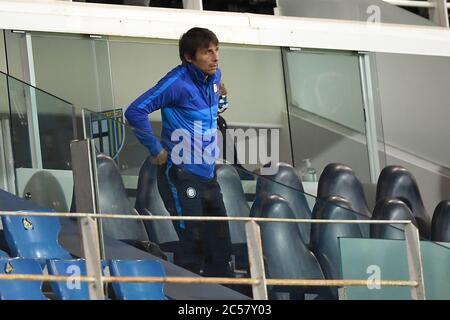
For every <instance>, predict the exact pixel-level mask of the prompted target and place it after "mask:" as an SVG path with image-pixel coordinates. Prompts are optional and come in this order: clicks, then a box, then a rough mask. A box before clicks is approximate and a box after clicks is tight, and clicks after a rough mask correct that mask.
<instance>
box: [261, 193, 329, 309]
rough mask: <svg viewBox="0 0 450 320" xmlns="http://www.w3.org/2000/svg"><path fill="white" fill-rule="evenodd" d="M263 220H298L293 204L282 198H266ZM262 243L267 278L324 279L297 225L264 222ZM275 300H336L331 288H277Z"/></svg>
mask: <svg viewBox="0 0 450 320" xmlns="http://www.w3.org/2000/svg"><path fill="white" fill-rule="evenodd" d="M263 197H265V199H263V201H262V202H261V203H262V206H261V209H262V217H263V218H284V219H294V218H295V215H294V213H293V212H292V210H291V208H290V205H289V203H288V202H287V201H286V200H285V199H283V198H282V197H280V196H278V195H267V194H263ZM260 226H261V240H262V247H263V253H264V265H265V271H266V274H267V278H272V279H275V278H276V279H324V275H323V272H322V270H321V267H320V265H319V262H318V261H317V259H316V257H315V256H314V254H313V253H312V252H311V251H310V250H309V249H308V247H307V246H306V244H305V243H304V242H303V240H302V237H301V235H300V231H299V229H298V227H297V226H296V225H295V224H293V223H283V222H269V223H268V222H262V223H260ZM269 291H270V298H271V299H283V298H285V297H286V294H287V295H288V296H289V298H290V299H292V300H294V299H303V298H304V295H305V294H307V293H309V294H317V295H318V296H317V297H316V298H318V299H331V298H333V296H332V294H331V290H330V288H329V287H299V286H292V287H290V286H273V287H271V288H270V290H269Z"/></svg>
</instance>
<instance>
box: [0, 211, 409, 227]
mask: <svg viewBox="0 0 450 320" xmlns="http://www.w3.org/2000/svg"><path fill="white" fill-rule="evenodd" d="M2 215H4V216H21V217H23V216H28V217H64V218H94V219H124V220H186V221H243V222H248V221H255V222H258V221H259V222H286V223H317V224H343V223H345V224H410V223H412V222H411V221H410V220H331V219H284V218H256V217H214V216H201V217H198V216H154V215H152V216H145V215H128V214H112V213H78V212H77V213H67V212H59V213H58V212H31V211H30V212H27V211H0V216H2Z"/></svg>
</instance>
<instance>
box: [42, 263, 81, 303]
mask: <svg viewBox="0 0 450 320" xmlns="http://www.w3.org/2000/svg"><path fill="white" fill-rule="evenodd" d="M47 269H48V273H49V274H51V275H60V276H71V277H73V279H71V280H66V281H59V282H51V283H50V285H51V287H52V290H53V292H54V294H55V296H56V298H57V299H59V300H89V289H88V283H87V282H81V281H77V280H76V277H77V276H86V275H87V272H86V262H85V260H83V259H77V260H57V259H51V260H48V261H47Z"/></svg>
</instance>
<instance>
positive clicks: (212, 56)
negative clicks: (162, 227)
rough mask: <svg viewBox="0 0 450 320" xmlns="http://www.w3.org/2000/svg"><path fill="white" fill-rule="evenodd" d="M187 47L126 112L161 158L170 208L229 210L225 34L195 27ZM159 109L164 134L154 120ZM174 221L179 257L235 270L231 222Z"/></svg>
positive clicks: (214, 270) (184, 40)
mask: <svg viewBox="0 0 450 320" xmlns="http://www.w3.org/2000/svg"><path fill="white" fill-rule="evenodd" d="M179 53H180V59H181V61H182V64H181V65H179V66H177V67H175V68H174V69H172V70H171V71H170V72H169V73H168V74H167V75H166V76H164V77H163V78H162V79H161V80H160V81H159V82H158V83H157V84H156V85H155V86H154V87H153V88H151V89H149V90H148V91H147V92H145V93H144V94H142V95H141V96H140V97H139V98H137V99H136V100H135V101H134V102H133V103H131V105H130V106H129V107H128V109H127V111H126V112H125V116H126V118H127V120H128V122H129V123H130V124H131V125H132V126H133V127H134V128H135V129H136V130H135V131H134V132H135V135H136V137H137V138H138V139H139V141H140V142H141V143H142V144H143V145H144V146H146V147H147V149H148V150H149V152H150V154H151V156H152V157H153V160H152V161H153V162H154V163H155V164H157V165H158V168H159V170H158V186H159V188H160V192H161V196H162V197H163V200H164V202H165V204H166V207H167V208H168V209H169V211H172V213H175V212H176V214H178V215H185V216H202V215H203V216H226V212H225V206H224V203H223V199H222V193H221V190H220V187H219V185H218V183H217V180H216V176H215V172H214V161H215V159H216V158H217V156H218V147H217V142H216V139H217V136H216V130H217V111H218V103H219V91H220V80H221V71H220V69H219V68H218V62H219V48H218V40H217V37H216V35H215V34H214V33H213V32H211V31H210V30H208V29H203V28H192V29H190V30H189V31H188V32H186V33H185V34H184V35H183V36H182V37H181V39H180V41H179ZM159 109H161V114H162V130H161V141H160V140H159V139H158V138H156V137H155V136H154V134H153V131H152V128H151V125H150V122H149V119H148V115H149V114H150V113H152V112H154V111H156V110H159ZM155 214H157V213H155ZM174 225H175V227H176V228H177V231H178V233H179V236H180V242H181V246H180V248H179V250H178V251H177V252H176V253H175V256H174V260H175V263H176V264H178V265H180V266H182V267H185V268H186V269H189V270H191V271H193V272H196V273H199V274H200V273H201V274H203V275H205V276H227V275H229V274H230V260H231V243H230V235H229V229H228V223H226V222H192V221H180V222H176V223H174Z"/></svg>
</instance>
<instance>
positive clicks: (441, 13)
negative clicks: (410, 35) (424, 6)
mask: <svg viewBox="0 0 450 320" xmlns="http://www.w3.org/2000/svg"><path fill="white" fill-rule="evenodd" d="M428 2H430V3H431V4H432V5H433V7H432V8H430V9H428V13H429V15H430V20H431V21H433V22H434V23H436V24H437V25H440V26H443V27H446V28H448V27H449V23H448V9H447V0H428Z"/></svg>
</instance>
